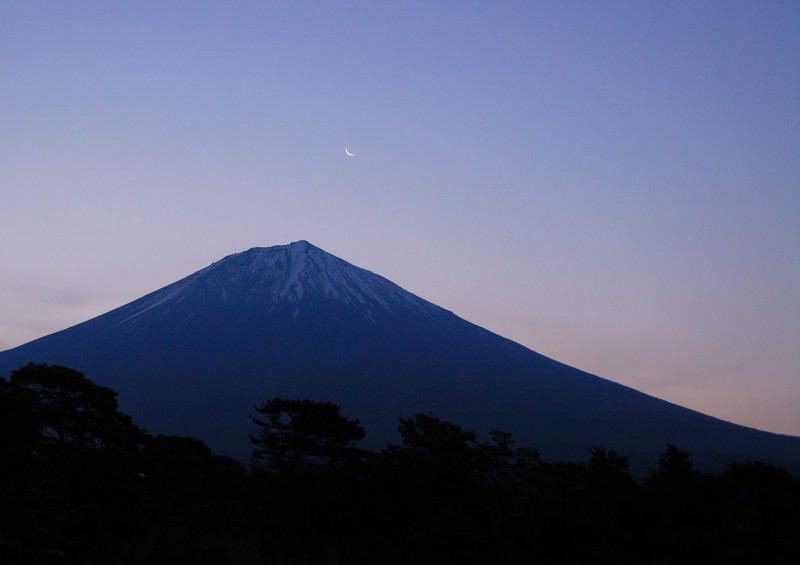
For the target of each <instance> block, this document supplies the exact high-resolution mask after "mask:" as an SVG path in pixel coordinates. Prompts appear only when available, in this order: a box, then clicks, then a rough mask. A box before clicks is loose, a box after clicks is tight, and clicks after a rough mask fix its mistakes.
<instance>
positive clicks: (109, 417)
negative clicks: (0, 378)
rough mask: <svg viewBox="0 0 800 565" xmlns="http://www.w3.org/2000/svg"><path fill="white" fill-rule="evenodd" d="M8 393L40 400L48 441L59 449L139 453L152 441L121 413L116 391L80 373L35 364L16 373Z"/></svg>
mask: <svg viewBox="0 0 800 565" xmlns="http://www.w3.org/2000/svg"><path fill="white" fill-rule="evenodd" d="M6 389H7V391H9V392H17V393H21V394H27V395H28V396H29V397H30V398H32V399H33V400H34V401H35V403H36V404H37V413H38V418H39V423H40V431H41V434H42V441H43V443H44V444H45V445H47V446H49V447H51V448H53V449H55V450H58V451H65V450H66V451H85V450H87V449H104V448H119V449H127V450H135V449H137V447H138V446H140V445H141V444H142V442H143V441H144V439H145V437H146V434H145V432H144V431H143V430H141V429H139V428H138V427H136V426H135V425H134V424H133V423H132V420H131V417H130V416H128V415H127V414H123V413H122V412H120V411H119V407H118V405H117V393H116V392H115V391H114V390H112V389H110V388H107V387H104V386H100V385H97V384H95V383H94V382H92V381H91V380H89V379H87V378H86V377H85V376H84V375H83V374H82V373H79V372H78V371H76V370H74V369H70V368H67V367H62V366H61V365H48V364H46V363H42V364H34V363H29V364H28V365H26V366H24V367H22V368H21V369H17V370H15V371H12V372H11V376H10V378H9V381H8V384H7V385H6Z"/></svg>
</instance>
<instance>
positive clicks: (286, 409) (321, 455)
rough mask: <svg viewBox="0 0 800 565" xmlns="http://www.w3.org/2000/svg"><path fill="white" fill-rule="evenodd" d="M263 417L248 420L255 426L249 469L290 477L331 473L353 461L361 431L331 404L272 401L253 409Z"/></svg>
mask: <svg viewBox="0 0 800 565" xmlns="http://www.w3.org/2000/svg"><path fill="white" fill-rule="evenodd" d="M255 411H256V412H258V413H259V414H261V415H263V416H265V418H263V419H262V418H259V417H256V416H250V418H251V419H252V420H253V422H254V423H255V424H256V425H258V427H259V430H258V435H257V436H253V435H251V436H250V441H251V442H252V443H253V444H254V445H255V448H254V449H253V455H252V458H251V465H252V466H253V467H254V468H255V469H263V470H269V471H275V472H277V473H279V474H280V475H281V476H284V477H294V476H297V475H298V474H303V473H306V472H308V471H313V470H319V469H327V470H332V469H335V468H336V467H338V466H340V465H342V464H343V463H346V462H350V461H352V460H353V459H354V458H357V457H358V455H359V454H360V450H359V449H358V443H359V442H360V441H361V440H362V439H363V438H364V436H365V433H364V428H362V427H361V426H360V425H359V424H358V420H348V419H347V418H345V417H344V416H342V415H341V414H340V413H339V411H340V407H339V406H338V405H336V404H334V403H333V402H317V401H313V400H308V399H302V400H300V399H298V400H287V399H284V398H273V399H271V400H267V401H265V402H263V403H262V404H261V405H260V406H256V407H255Z"/></svg>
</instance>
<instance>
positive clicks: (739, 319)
mask: <svg viewBox="0 0 800 565" xmlns="http://www.w3.org/2000/svg"><path fill="white" fill-rule="evenodd" d="M799 29H800V3H798V2H734V1H725V2H721V1H720V2H717V1H714V2H695V1H692V2H643V1H635V2H630V3H628V2H602V1H587V2H569V1H558V2H534V1H530V2H494V1H492V2H489V1H481V2H467V1H459V2H408V1H404V2H376V1H367V2H348V1H337V2H309V3H305V2H274V3H273V2H201V1H191V2H173V1H158V2H107V1H98V2H43V1H27V0H18V1H15V0H9V1H5V2H2V3H0V76H1V77H2V81H1V82H0V197H1V198H0V242H1V243H0V245H1V246H2V247H1V248H0V249H1V250H2V254H1V255H0V261H2V262H1V263H0V350H2V349H6V348H10V347H14V346H17V345H20V344H22V343H25V342H27V341H30V340H32V339H34V338H37V337H41V336H43V335H46V334H49V333H52V332H54V331H57V330H60V329H63V328H65V327H68V326H71V325H74V324H76V323H79V322H82V321H85V320H87V319H89V318H91V317H94V316H96V315H99V314H101V313H104V312H106V311H108V310H111V309H113V308H115V307H118V306H121V305H122V304H125V303H127V302H129V301H131V300H134V299H136V298H138V297H140V296H142V295H144V294H146V293H148V292H151V291H153V290H156V289H158V288H160V287H162V286H164V285H166V284H168V283H171V282H174V281H176V280H178V279H179V278H182V277H184V276H186V275H189V274H191V273H193V272H194V271H196V270H198V269H201V268H203V267H205V266H207V265H208V264H210V263H211V262H213V261H215V260H218V259H220V258H222V257H223V256H225V255H228V254H230V253H234V252H239V251H243V250H246V249H248V248H250V247H256V246H271V245H279V244H285V243H289V242H291V241H296V240H299V239H307V240H308V241H310V242H311V243H313V244H314V245H316V246H318V247H321V248H323V249H324V250H326V251H328V252H330V253H333V254H334V255H337V256H339V257H341V258H343V259H345V260H347V261H350V262H351V263H354V264H355V265H358V266H360V267H364V268H366V269H369V270H371V271H373V272H376V273H378V274H380V275H383V276H385V277H387V278H389V279H390V280H392V281H394V282H396V283H397V284H399V285H400V286H402V287H404V288H406V289H407V290H409V291H411V292H414V293H415V294H418V295H419V296H421V297H423V298H425V299H428V300H430V301H432V302H434V303H436V304H439V305H440V306H443V307H445V308H447V309H449V310H452V311H454V312H455V313H456V314H458V315H460V316H461V317H463V318H466V319H467V320H469V321H471V322H474V323H477V324H479V325H481V326H483V327H486V328H488V329H490V330H492V331H494V332H496V333H499V334H501V335H503V336H506V337H509V338H511V339H513V340H515V341H517V342H519V343H522V344H523V345H525V346H527V347H530V348H531V349H534V350H536V351H538V352H540V353H543V354H545V355H548V356H550V357H553V358H555V359H557V360H559V361H563V362H565V363H568V364H570V365H573V366H575V367H578V368H580V369H583V370H586V371H589V372H591V373H594V374H596V375H599V376H601V377H605V378H608V379H611V380H614V381H617V382H620V383H622V384H625V385H628V386H631V387H634V388H636V389H639V390H641V391H643V392H647V393H649V394H653V395H655V396H658V397H661V398H664V399H667V400H670V401H672V402H676V403H678V404H682V405H684V406H687V407H689V408H694V409H696V410H700V411H702V412H705V413H708V414H711V415H714V416H717V417H720V418H723V419H726V420H731V421H734V422H737V423H740V424H744V425H748V426H754V427H758V428H761V429H766V430H770V431H775V432H780V433H787V434H794V435H800V409H798V407H800V33H798V30H799ZM345 146H348V147H349V149H350V150H351V151H353V152H354V153H356V157H352V158H351V157H347V156H346V155H345V153H344V148H345Z"/></svg>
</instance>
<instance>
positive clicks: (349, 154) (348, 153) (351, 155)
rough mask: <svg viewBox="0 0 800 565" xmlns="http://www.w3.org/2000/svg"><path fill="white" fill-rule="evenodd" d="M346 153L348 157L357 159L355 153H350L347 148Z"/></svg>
mask: <svg viewBox="0 0 800 565" xmlns="http://www.w3.org/2000/svg"><path fill="white" fill-rule="evenodd" d="M344 152H345V154H346V155H347V156H348V157H355V156H356V154H355V153H350V152H349V151H348V150H347V147H345V148H344Z"/></svg>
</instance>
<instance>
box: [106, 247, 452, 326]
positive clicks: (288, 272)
mask: <svg viewBox="0 0 800 565" xmlns="http://www.w3.org/2000/svg"><path fill="white" fill-rule="evenodd" d="M190 297H191V300H190V301H189V302H192V303H194V304H197V303H198V300H199V301H200V302H203V303H209V302H211V303H213V302H237V301H245V302H247V303H250V304H253V305H254V306H255V303H258V306H259V307H266V308H267V310H274V309H278V308H286V307H291V308H292V309H293V314H294V316H297V315H298V314H299V313H300V312H301V311H302V310H303V309H304V308H306V307H310V306H311V304H312V303H313V301H314V300H320V299H325V300H332V301H337V302H341V303H343V304H346V305H349V306H353V307H356V308H358V309H359V310H360V311H361V312H362V314H363V316H364V317H365V318H368V319H371V320H372V319H373V317H374V315H375V314H376V313H377V312H379V311H386V312H392V311H397V310H398V309H413V310H422V311H425V312H429V313H430V312H436V311H441V308H439V307H438V306H435V305H434V304H431V303H430V302H427V301H426V300H423V299H421V298H419V297H418V296H415V295H413V294H411V293H409V292H407V291H405V290H403V289H402V288H400V287H399V286H397V285H396V284H394V283H392V282H391V281H389V280H387V279H385V278H383V277H381V276H379V275H376V274H375V273H372V272H370V271H367V270H365V269H362V268H359V267H356V266H354V265H352V264H350V263H348V262H347V261H344V260H342V259H339V258H338V257H335V256H333V255H331V254H329V253H327V252H325V251H323V250H322V249H320V248H318V247H315V246H314V245H312V244H310V243H309V242H307V241H305V240H301V241H296V242H294V243H290V244H288V245H278V246H273V247H253V248H251V249H248V250H247V251H243V252H240V253H234V254H232V255H228V256H227V257H225V258H223V259H222V260H220V261H217V262H215V263H213V264H211V265H209V266H208V267H206V268H204V269H201V270H200V271H197V272H196V273H194V274H192V275H189V276H188V277H186V278H184V279H181V280H179V281H177V282H175V283H173V284H171V285H169V286H167V287H164V288H162V289H160V290H158V291H156V292H154V293H151V294H149V295H147V296H145V297H143V298H141V299H139V300H137V301H135V302H133V303H131V304H129V305H128V306H127V307H125V309H126V310H127V315H126V316H125V318H124V319H123V320H121V321H120V323H122V322H126V321H129V320H132V319H135V318H138V317H139V316H141V315H143V314H145V313H147V312H151V311H152V310H153V309H155V308H157V307H170V306H172V305H176V304H178V303H179V302H182V301H184V300H186V299H187V298H190ZM190 315H193V313H188V314H187V316H190Z"/></svg>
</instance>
